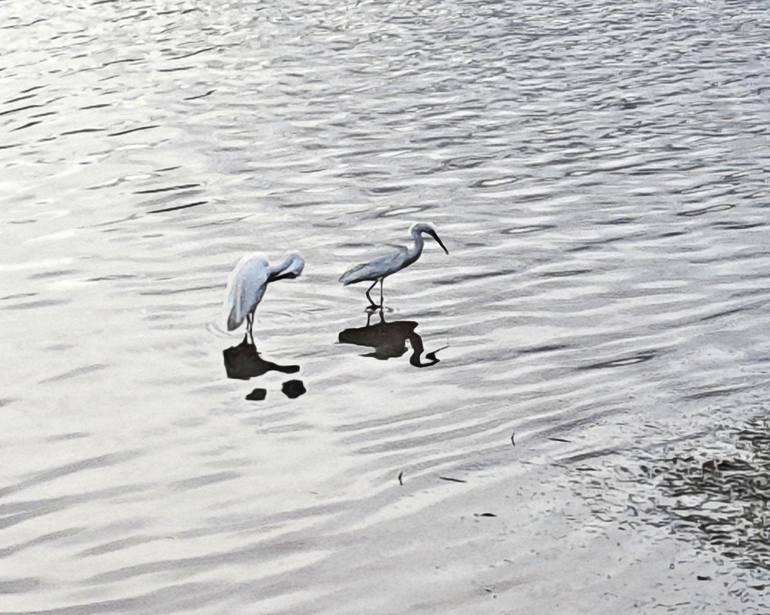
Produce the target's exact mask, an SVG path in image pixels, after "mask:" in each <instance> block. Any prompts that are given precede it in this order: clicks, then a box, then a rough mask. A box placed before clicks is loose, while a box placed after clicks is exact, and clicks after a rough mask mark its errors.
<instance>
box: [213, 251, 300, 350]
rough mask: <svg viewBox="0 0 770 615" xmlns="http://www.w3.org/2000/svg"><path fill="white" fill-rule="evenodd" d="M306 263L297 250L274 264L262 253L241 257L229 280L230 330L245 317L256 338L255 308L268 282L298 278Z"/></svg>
mask: <svg viewBox="0 0 770 615" xmlns="http://www.w3.org/2000/svg"><path fill="white" fill-rule="evenodd" d="M304 267H305V260H304V259H303V258H302V256H300V255H299V254H298V253H296V252H292V253H291V254H289V255H288V256H287V257H286V258H285V259H284V260H283V261H282V262H281V263H280V264H279V265H275V266H271V265H270V263H269V262H268V260H267V257H266V256H265V255H264V254H260V253H256V254H247V255H246V256H244V257H243V258H242V259H241V260H239V261H238V264H237V265H236V266H235V269H233V271H232V272H231V273H230V277H229V278H228V280H227V299H226V300H225V310H226V311H227V330H228V331H232V330H233V329H237V328H238V327H240V326H241V324H242V323H243V321H244V320H246V331H247V333H248V335H249V336H250V337H251V340H252V342H253V341H254V335H253V333H252V328H253V326H254V310H256V309H257V306H258V305H259V302H260V301H262V297H263V296H264V294H265V290H266V289H267V285H268V284H269V283H270V282H275V281H276V280H283V279H286V278H296V277H298V276H299V274H301V273H302V269H303V268H304Z"/></svg>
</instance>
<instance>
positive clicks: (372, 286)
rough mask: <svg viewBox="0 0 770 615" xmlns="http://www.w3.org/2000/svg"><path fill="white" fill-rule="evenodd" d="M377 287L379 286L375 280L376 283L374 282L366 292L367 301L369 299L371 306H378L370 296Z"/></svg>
mask: <svg viewBox="0 0 770 615" xmlns="http://www.w3.org/2000/svg"><path fill="white" fill-rule="evenodd" d="M375 286H377V280H375V281H374V282H372V285H371V286H370V287H369V289H368V290H367V291H366V298H367V299H369V304H370V305H377V304H376V303H375V302H374V301H373V300H372V296H371V295H370V294H369V293H370V292H371V290H372V289H373V288H374V287H375Z"/></svg>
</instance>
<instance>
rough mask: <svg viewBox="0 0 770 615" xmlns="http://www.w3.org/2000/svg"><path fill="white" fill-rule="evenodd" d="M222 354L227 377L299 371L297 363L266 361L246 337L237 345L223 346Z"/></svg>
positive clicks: (247, 377) (236, 377)
mask: <svg viewBox="0 0 770 615" xmlns="http://www.w3.org/2000/svg"><path fill="white" fill-rule="evenodd" d="M222 355H223V356H224V360H225V371H226V372H227V377H228V378H235V379H237V380H248V379H249V378H256V377H257V376H261V375H262V374H265V373H267V372H281V373H282V374H294V373H296V372H298V371H299V365H278V364H277V363H273V362H272V361H266V360H265V359H263V358H262V357H260V356H259V353H258V352H257V347H256V346H255V345H254V344H253V343H252V342H249V341H248V339H247V338H246V337H244V338H243V341H242V342H241V343H240V344H238V345H237V346H231V347H230V348H225V349H224V350H223V351H222Z"/></svg>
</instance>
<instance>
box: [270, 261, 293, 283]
mask: <svg viewBox="0 0 770 615" xmlns="http://www.w3.org/2000/svg"><path fill="white" fill-rule="evenodd" d="M289 265H291V256H288V257H286V258H285V259H284V260H283V261H282V262H280V263H278V264H277V265H275V266H273V267H270V277H271V278H274V277H275V276H278V275H281V273H283V271H284V270H285V269H287V268H288V267H289Z"/></svg>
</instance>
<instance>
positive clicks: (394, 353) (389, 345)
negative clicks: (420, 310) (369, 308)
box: [339, 310, 447, 367]
mask: <svg viewBox="0 0 770 615" xmlns="http://www.w3.org/2000/svg"><path fill="white" fill-rule="evenodd" d="M378 313H379V322H377V323H375V324H371V320H372V315H373V313H372V312H369V313H368V314H367V318H366V326H365V327H358V328H352V329H345V330H344V331H340V334H339V341H340V343H341V344H355V345H356V346H368V347H370V348H374V351H373V352H369V353H366V354H364V355H363V356H365V357H374V358H375V359H380V360H386V359H393V358H397V357H400V356H402V355H403V354H405V353H406V351H407V342H409V346H411V348H412V354H411V355H410V356H409V363H411V364H412V365H414V366H415V367H430V366H431V365H435V364H436V363H438V362H439V358H438V357H437V356H436V354H438V353H439V352H440V351H442V350H444V349H445V348H447V346H443V347H441V348H439V349H437V350H434V351H432V352H428V353H425V361H423V360H422V353H423V352H424V351H425V347H424V345H423V343H422V337H420V336H419V335H418V334H417V332H416V331H415V329H416V328H417V323H416V322H414V321H411V320H399V321H396V322H386V321H385V316H384V314H383V313H382V310H379V312H378Z"/></svg>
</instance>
